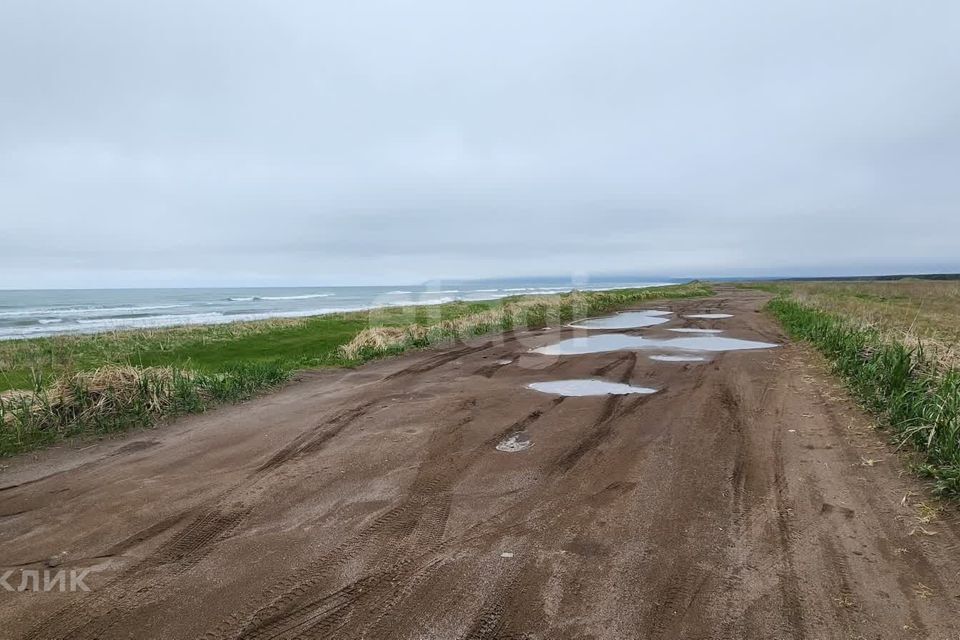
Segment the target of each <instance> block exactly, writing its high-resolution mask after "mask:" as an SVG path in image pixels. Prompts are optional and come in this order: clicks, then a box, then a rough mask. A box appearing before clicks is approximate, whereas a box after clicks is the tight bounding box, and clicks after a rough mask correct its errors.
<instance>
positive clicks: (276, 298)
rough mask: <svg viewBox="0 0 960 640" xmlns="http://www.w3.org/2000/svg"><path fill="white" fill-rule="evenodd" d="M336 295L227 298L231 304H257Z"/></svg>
mask: <svg viewBox="0 0 960 640" xmlns="http://www.w3.org/2000/svg"><path fill="white" fill-rule="evenodd" d="M334 295H336V294H334V293H304V294H300V295H296V296H236V297H232V298H227V300H229V301H230V302H255V301H257V300H310V299H312V298H329V297H331V296H334Z"/></svg>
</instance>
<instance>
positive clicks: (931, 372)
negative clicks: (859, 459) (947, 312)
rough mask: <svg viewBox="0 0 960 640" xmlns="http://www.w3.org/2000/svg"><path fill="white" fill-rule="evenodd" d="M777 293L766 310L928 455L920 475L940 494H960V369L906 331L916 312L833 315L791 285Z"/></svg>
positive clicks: (944, 329)
mask: <svg viewBox="0 0 960 640" xmlns="http://www.w3.org/2000/svg"><path fill="white" fill-rule="evenodd" d="M884 286H889V285H886V284H885V285H884ZM778 293H780V295H779V296H778V297H777V298H775V299H774V300H772V301H771V302H770V303H769V304H768V307H767V308H768V310H769V311H770V312H772V313H773V315H774V316H776V317H777V318H778V319H779V320H780V322H781V324H782V325H783V326H784V328H785V329H786V331H787V333H788V334H790V335H791V337H794V338H797V339H801V340H805V341H808V342H810V343H812V344H813V345H814V346H816V347H817V348H818V349H819V350H820V351H821V352H823V353H824V354H825V355H826V357H827V358H828V359H829V360H830V362H831V363H832V365H833V367H834V369H835V371H836V372H837V373H838V374H839V375H840V376H841V377H842V378H843V379H844V381H845V382H846V383H847V385H848V386H849V388H850V389H851V390H852V391H853V393H854V394H855V396H856V397H857V398H858V399H859V401H860V402H861V403H862V404H863V405H864V406H865V407H866V408H867V409H868V410H869V411H871V412H872V413H874V414H875V415H877V416H878V417H880V419H881V423H882V424H883V425H884V426H886V427H888V428H889V429H890V430H892V431H893V433H894V434H895V435H896V437H897V439H898V440H899V441H900V442H901V444H910V445H912V447H913V448H914V449H915V450H916V451H917V452H918V453H919V454H920V456H921V458H922V463H921V464H920V465H919V469H918V470H919V471H920V472H921V473H922V474H923V475H925V476H927V477H929V478H931V479H933V481H934V488H935V490H936V491H937V492H938V493H940V494H942V495H950V496H952V497H954V498H957V497H960V369H957V368H956V367H955V366H954V365H953V362H952V361H951V360H950V359H949V358H946V359H945V358H943V357H942V352H940V351H939V349H940V348H941V347H942V345H940V344H939V343H938V346H937V348H936V349H930V348H928V346H927V343H925V342H924V341H923V339H917V338H916V336H915V335H914V334H911V332H910V331H907V332H903V331H902V329H903V323H904V322H906V318H907V317H908V316H909V314H907V315H906V316H905V315H904V314H903V313H902V312H899V311H896V310H890V309H887V310H886V311H875V310H873V309H871V310H870V313H869V314H866V313H862V314H857V313H855V312H853V311H852V310H851V308H850V307H848V306H845V303H843V304H841V305H840V308H841V309H844V311H841V312H835V311H829V310H826V309H825V308H822V307H820V306H818V305H816V303H815V301H814V300H812V299H811V298H810V296H809V294H808V295H806V296H804V295H803V294H804V291H803V289H802V287H801V289H800V291H799V292H798V291H797V289H796V288H794V286H792V285H791V286H790V291H789V292H784V291H783V290H780V291H778ZM868 293H869V292H868ZM903 295H905V296H906V297H907V298H909V296H907V294H903ZM842 298H843V295H841V296H840V299H842ZM873 302H874V303H876V305H877V306H882V305H883V304H885V303H884V301H883V300H882V299H880V300H876V299H874V300H873ZM860 308H861V309H862V308H864V307H860ZM875 313H879V314H885V316H886V320H887V321H886V322H884V323H878V322H876V321H875V320H872V319H873V318H875V317H876V315H875ZM894 318H897V319H898V320H894ZM951 318H952V320H953V322H956V316H951ZM914 326H915V325H914ZM931 327H933V325H931ZM954 328H955V327H953V326H941V327H936V328H935V331H936V335H937V336H945V335H949V333H950V332H951V331H952V330H954ZM931 330H933V329H931ZM933 353H940V354H941V355H939V356H936V357H934V356H933V355H932V354H933Z"/></svg>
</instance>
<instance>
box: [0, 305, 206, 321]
mask: <svg viewBox="0 0 960 640" xmlns="http://www.w3.org/2000/svg"><path fill="white" fill-rule="evenodd" d="M187 306H189V305H187V304H183V303H180V304H152V305H128V306H125V307H96V306H85V307H36V308H33V309H17V310H16V311H0V317H5V318H22V317H30V316H51V315H63V316H77V315H90V314H92V313H117V312H123V311H125V312H131V311H153V310H156V309H176V308H179V307H187Z"/></svg>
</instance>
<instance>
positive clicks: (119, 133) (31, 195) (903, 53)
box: [0, 0, 960, 287]
mask: <svg viewBox="0 0 960 640" xmlns="http://www.w3.org/2000/svg"><path fill="white" fill-rule="evenodd" d="M957 33H960V4H958V3H956V2H950V1H949V0H933V1H931V2H928V3H925V4H924V5H923V7H922V8H921V7H912V6H906V5H904V4H903V3H895V2H892V1H888V0H880V1H876V0H875V1H872V2H853V1H847V2H826V1H819V0H818V1H817V2H813V3H811V2H809V1H806V2H799V1H793V0H789V1H785V2H776V3H770V2H760V1H759V0H738V1H736V2H734V1H732V0H719V1H717V2H711V3H702V2H692V1H690V0H670V1H666V0H664V1H657V2H643V3H639V2H632V1H627V0H623V1H612V0H608V1H596V0H595V1H592V2H564V1H562V0H551V1H550V2H546V1H539V0H537V1H530V2H522V3H518V2H505V1H500V0H488V1H487V2H482V3H480V2H474V3H458V2H440V1H439V0H436V1H435V0H421V1H420V2H416V3H411V2H370V1H365V0H359V1H357V2H348V3H319V2H309V1H306V0H304V1H300V2H293V1H286V2H284V1H271V2H253V1H251V2H223V1H219V2H211V1H206V2H204V1H199V2H198V1H190V2H185V1H181V0H169V1H166V2H155V3H145V2H140V3H135V2H128V1H127V0H122V1H121V0H113V1H108V0H94V1H92V2H84V3H80V2H66V1H61V2H56V1H51V2H44V3H36V2H33V1H31V0H9V1H8V2H5V3H4V4H3V7H2V8H0V79H2V87H3V88H2V92H3V99H2V100H0V218H2V220H0V222H2V228H3V235H4V236H5V242H4V243H3V245H4V251H3V252H0V287H34V286H41V287H43V286H91V287H92V286H148V285H173V286H178V285H181V286H182V285H216V284H231V285H243V284H354V283H394V282H404V281H418V280H424V279H430V278H465V277H484V276H508V275H524V274H558V275H563V274H572V273H580V274H582V273H600V272H631V273H636V274H651V275H654V274H655V275H673V276H686V275H737V274H751V275H754V274H801V273H809V274H826V273H861V272H883V271H888V272H889V271H940V270H953V271H960V215H958V213H960V212H958V211H957V209H958V207H957V204H958V203H960V180H958V179H957V175H958V174H960V83H958V82H957V78H960V47H957V45H956V34H957Z"/></svg>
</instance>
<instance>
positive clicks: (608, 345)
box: [533, 333, 779, 356]
mask: <svg viewBox="0 0 960 640" xmlns="http://www.w3.org/2000/svg"><path fill="white" fill-rule="evenodd" d="M776 346H779V345H776V344H773V343H770V342H757V341H754V340H740V339H738V338H722V337H719V336H713V335H710V336H691V337H686V338H670V339H664V340H662V339H655V338H643V337H640V336H631V335H627V334H624V333H602V334H599V335H595V336H586V337H583V338H570V339H568V340H561V341H560V342H557V343H555V344H550V345H547V346H544V347H540V348H538V349H534V350H533V352H534V353H541V354H544V355H548V356H574V355H581V354H585V353H603V352H605V351H633V350H641V349H656V350H658V351H708V352H718V351H741V350H746V349H771V348H773V347H776Z"/></svg>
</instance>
